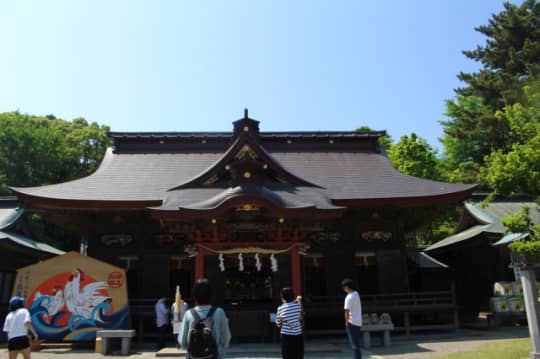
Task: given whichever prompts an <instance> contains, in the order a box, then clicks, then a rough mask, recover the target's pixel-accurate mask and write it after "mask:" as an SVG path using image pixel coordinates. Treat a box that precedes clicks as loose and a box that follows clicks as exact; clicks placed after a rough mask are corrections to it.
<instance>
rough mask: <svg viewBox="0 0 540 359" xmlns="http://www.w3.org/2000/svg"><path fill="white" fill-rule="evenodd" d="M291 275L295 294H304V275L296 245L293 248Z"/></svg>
mask: <svg viewBox="0 0 540 359" xmlns="http://www.w3.org/2000/svg"><path fill="white" fill-rule="evenodd" d="M291 277H292V289H293V292H294V294H295V295H302V275H301V272H300V254H298V250H297V248H296V247H294V248H293V249H292V250H291Z"/></svg>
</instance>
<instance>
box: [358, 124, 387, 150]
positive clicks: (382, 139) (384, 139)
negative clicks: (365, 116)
mask: <svg viewBox="0 0 540 359" xmlns="http://www.w3.org/2000/svg"><path fill="white" fill-rule="evenodd" d="M354 131H355V132H373V129H372V128H371V127H369V126H360V127H358V128H357V129H356V130H354ZM379 145H380V146H381V147H382V148H384V149H385V150H387V149H388V148H390V146H391V145H392V137H390V135H389V134H387V133H385V134H384V136H381V137H379Z"/></svg>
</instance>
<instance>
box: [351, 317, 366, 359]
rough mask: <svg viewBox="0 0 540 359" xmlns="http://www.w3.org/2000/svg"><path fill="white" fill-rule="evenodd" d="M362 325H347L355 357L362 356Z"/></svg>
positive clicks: (357, 358)
mask: <svg viewBox="0 0 540 359" xmlns="http://www.w3.org/2000/svg"><path fill="white" fill-rule="evenodd" d="M361 335H362V333H361V332H360V327H359V326H357V325H352V324H351V323H349V324H348V325H347V336H348V337H349V343H351V348H352V351H353V354H354V359H361V358H362V351H361V350H360V336H361Z"/></svg>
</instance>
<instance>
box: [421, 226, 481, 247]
mask: <svg viewBox="0 0 540 359" xmlns="http://www.w3.org/2000/svg"><path fill="white" fill-rule="evenodd" d="M489 227H490V225H489V224H484V225H476V226H473V227H470V228H468V229H466V230H464V231H462V232H459V233H456V234H453V235H451V236H449V237H446V238H445V239H443V240H440V241H439V242H437V243H433V244H432V245H431V246H429V247H427V248H426V249H424V251H425V252H431V251H433V250H438V249H441V248H444V247H449V246H453V245H456V244H458V243H461V242H464V241H466V240H469V239H471V238H474V237H476V236H478V235H480V234H482V233H484V232H486V231H487V230H488V229H489Z"/></svg>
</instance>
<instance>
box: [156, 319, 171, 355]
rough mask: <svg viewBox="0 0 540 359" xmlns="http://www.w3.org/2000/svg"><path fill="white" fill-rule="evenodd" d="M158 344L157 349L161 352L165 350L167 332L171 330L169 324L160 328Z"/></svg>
mask: <svg viewBox="0 0 540 359" xmlns="http://www.w3.org/2000/svg"><path fill="white" fill-rule="evenodd" d="M157 329H158V342H157V346H156V349H157V350H161V349H163V348H165V337H166V336H167V330H168V329H169V326H168V325H167V324H165V325H162V326H161V327H158V328H157Z"/></svg>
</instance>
